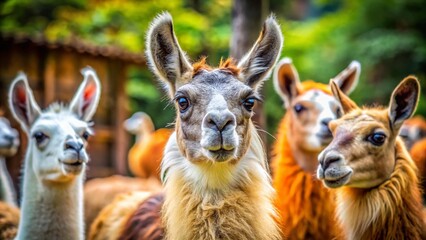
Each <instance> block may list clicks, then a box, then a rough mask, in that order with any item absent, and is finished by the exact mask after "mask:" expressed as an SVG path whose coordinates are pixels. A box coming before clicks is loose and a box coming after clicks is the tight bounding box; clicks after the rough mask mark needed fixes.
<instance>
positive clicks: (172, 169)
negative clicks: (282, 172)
mask: <svg viewBox="0 0 426 240" xmlns="http://www.w3.org/2000/svg"><path fill="white" fill-rule="evenodd" d="M253 129H254V127H253ZM253 138H255V140H254V143H253V145H252V147H250V149H249V150H248V152H247V154H246V155H245V157H244V158H243V159H241V160H240V161H239V162H238V163H237V164H234V165H230V163H221V164H218V165H215V164H217V163H214V164H212V165H211V166H210V167H209V168H206V166H202V167H200V166H198V165H195V164H192V163H190V162H189V161H188V160H187V159H185V158H184V157H183V156H182V155H181V154H180V152H179V149H178V146H177V142H176V134H175V133H174V134H173V135H172V136H171V137H170V140H169V142H168V144H167V146H166V150H165V155H164V159H163V163H162V174H161V175H162V179H163V181H164V182H165V183H164V186H165V192H166V194H165V195H166V197H165V203H164V206H163V219H164V223H165V226H166V239H173V240H183V239H206V240H214V239H280V234H279V231H278V228H277V226H276V223H275V221H274V217H275V216H276V214H275V211H274V208H273V205H272V197H273V194H274V190H273V188H272V186H271V184H270V178H269V174H268V172H267V171H266V164H265V163H266V161H265V159H266V158H265V157H264V152H263V149H262V145H261V142H260V140H259V139H257V138H258V136H257V135H256V136H253ZM257 141H258V142H257ZM226 164H228V166H226ZM202 173H204V174H202Z"/></svg>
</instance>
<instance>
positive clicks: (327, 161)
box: [320, 154, 342, 171]
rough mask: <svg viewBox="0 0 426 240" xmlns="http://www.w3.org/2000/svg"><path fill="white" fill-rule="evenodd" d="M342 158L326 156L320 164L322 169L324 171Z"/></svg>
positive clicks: (333, 155)
mask: <svg viewBox="0 0 426 240" xmlns="http://www.w3.org/2000/svg"><path fill="white" fill-rule="evenodd" d="M341 159H342V158H341V157H340V156H339V155H335V154H328V155H327V156H325V158H324V159H323V160H322V161H321V162H320V164H321V167H322V169H323V170H324V171H325V170H326V169H327V168H328V167H329V166H330V164H331V163H333V162H337V161H340V160H341Z"/></svg>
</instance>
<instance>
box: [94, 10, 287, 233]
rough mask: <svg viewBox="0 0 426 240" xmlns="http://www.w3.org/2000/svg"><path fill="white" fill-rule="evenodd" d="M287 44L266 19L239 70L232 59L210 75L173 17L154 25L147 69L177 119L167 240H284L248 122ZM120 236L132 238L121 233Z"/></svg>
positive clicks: (165, 167) (165, 168) (166, 161)
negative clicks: (181, 39)
mask: <svg viewBox="0 0 426 240" xmlns="http://www.w3.org/2000/svg"><path fill="white" fill-rule="evenodd" d="M282 42H283V39H282V35H281V30H280V28H279V26H278V24H277V23H276V21H275V19H274V18H273V17H269V18H268V19H267V20H266V21H265V23H264V25H263V30H262V32H261V34H260V36H259V38H258V40H257V42H256V43H255V44H254V46H253V48H252V49H251V51H250V52H249V53H248V54H247V55H246V56H245V57H244V58H243V59H242V60H240V62H239V63H238V65H236V64H234V63H233V61H232V60H230V59H228V60H226V61H223V62H221V64H220V66H219V68H216V69H213V68H211V67H210V66H208V65H206V63H205V59H202V60H201V61H199V62H197V63H195V64H193V65H191V64H190V62H189V60H188V59H187V57H186V56H185V54H184V52H183V51H182V50H181V48H180V46H179V44H178V41H177V39H176V37H175V34H174V32H173V24H172V18H171V16H170V15H169V14H168V13H164V14H161V15H159V16H157V18H155V20H154V21H153V22H152V24H151V26H150V29H149V31H148V35H147V47H146V49H147V59H148V63H149V65H150V67H151V70H152V71H153V72H154V73H155V75H156V76H157V77H158V78H159V79H160V80H161V82H163V83H164V86H165V88H166V90H167V92H168V94H169V97H170V99H171V100H172V101H173V102H174V103H175V106H176V114H177V117H176V125H175V132H174V133H173V134H172V135H171V136H170V138H169V141H168V143H167V145H166V148H165V152H164V157H163V161H162V164H161V178H162V181H163V184H164V193H165V195H164V204H163V207H162V211H161V214H162V223H163V226H164V228H165V239H173V240H183V239H206V240H213V239H280V238H281V234H280V231H279V228H278V226H277V224H276V222H275V219H276V217H277V215H276V213H275V210H274V206H273V203H272V198H273V195H274V190H273V188H272V186H271V179H270V177H269V174H268V167H267V160H266V157H265V152H264V148H263V146H262V142H261V140H260V138H259V135H258V134H257V130H256V128H255V127H254V124H253V122H252V121H251V116H252V115H253V112H252V109H253V106H254V104H255V102H256V100H257V99H259V96H258V94H259V92H258V91H259V88H260V86H261V84H262V83H263V81H264V80H265V79H266V78H267V76H268V74H269V72H270V69H271V68H272V66H273V65H274V64H275V62H276V60H277V57H278V55H279V53H280V51H281V47H282ZM144 200H145V199H144ZM141 202H142V203H143V200H142V201H139V203H141ZM154 205H155V204H154ZM140 206H141V207H144V206H146V205H145V204H142V205H140ZM155 208H156V207H155ZM138 212H139V211H135V213H136V215H137V213H138ZM138 217H140V216H138ZM128 222H132V219H129V221H128ZM134 225H136V226H140V225H139V224H136V223H135V224H134ZM141 225H142V226H143V224H141ZM159 227H160V226H159ZM97 230H98V231H101V229H99V228H98V229H97ZM133 230H134V231H135V234H134V236H138V235H139V234H138V233H137V231H138V229H133ZM115 231H117V232H121V233H122V236H128V232H123V229H116V230H115ZM141 231H143V229H142V230H141ZM123 238H124V237H123ZM98 239H100V238H98Z"/></svg>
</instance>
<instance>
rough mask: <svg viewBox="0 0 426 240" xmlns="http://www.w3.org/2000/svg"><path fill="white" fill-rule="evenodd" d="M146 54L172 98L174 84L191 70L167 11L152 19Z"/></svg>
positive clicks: (153, 69)
mask: <svg viewBox="0 0 426 240" xmlns="http://www.w3.org/2000/svg"><path fill="white" fill-rule="evenodd" d="M146 56H147V60H148V65H149V66H150V68H151V70H152V71H153V72H154V74H155V75H157V77H158V78H159V79H160V80H161V81H163V82H164V83H166V88H167V90H168V92H169V95H170V97H171V98H173V97H174V94H175V91H176V84H178V83H179V81H182V80H183V76H184V74H185V73H189V72H192V66H191V64H190V63H189V60H188V59H187V57H186V55H185V53H184V52H183V51H182V49H181V48H180V46H179V43H178V41H177V38H176V36H175V33H174V31H173V22H172V17H171V16H170V14H169V13H167V12H165V13H162V14H159V15H158V16H157V17H156V18H155V19H154V20H153V21H152V23H151V26H150V28H149V30H148V34H147V40H146Z"/></svg>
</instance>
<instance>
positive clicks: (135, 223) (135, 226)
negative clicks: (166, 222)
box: [119, 193, 164, 240]
mask: <svg viewBox="0 0 426 240" xmlns="http://www.w3.org/2000/svg"><path fill="white" fill-rule="evenodd" d="M163 203H164V194H163V193H158V194H154V195H152V196H150V197H149V198H147V199H146V200H145V201H143V202H142V203H141V204H140V205H139V207H138V209H137V210H136V212H135V213H134V214H133V215H132V216H131V217H130V218H129V219H128V221H127V224H126V227H125V229H124V231H123V235H122V236H120V238H119V239H121V240H125V239H144V240H161V239H163V238H164V227H163V225H162V220H161V208H162V207H163Z"/></svg>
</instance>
